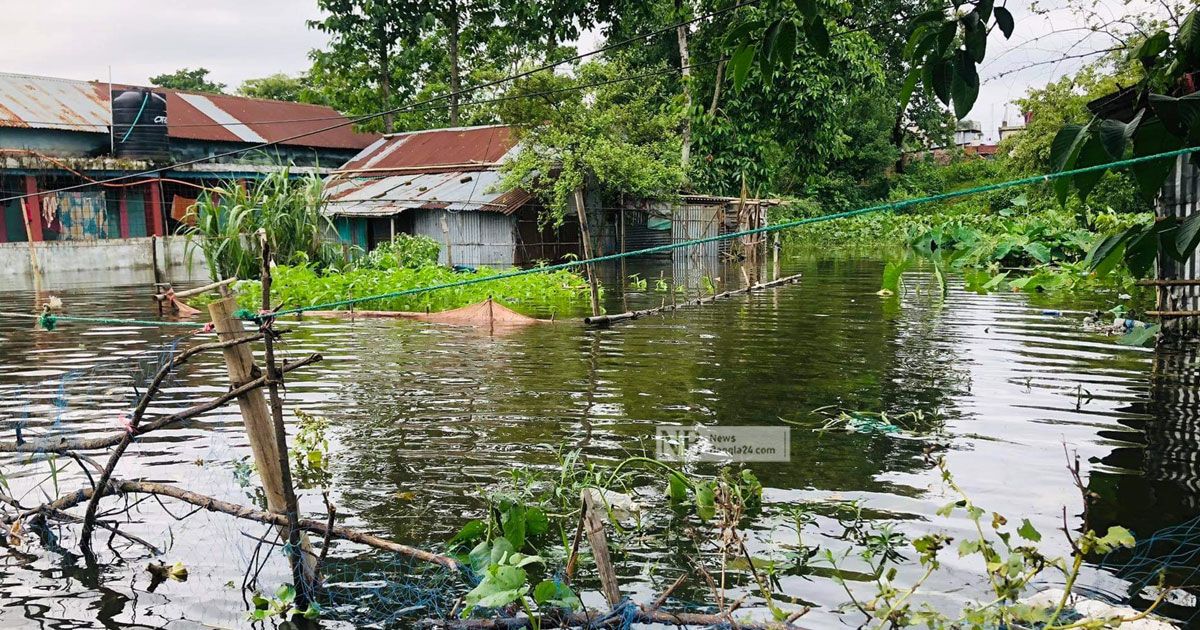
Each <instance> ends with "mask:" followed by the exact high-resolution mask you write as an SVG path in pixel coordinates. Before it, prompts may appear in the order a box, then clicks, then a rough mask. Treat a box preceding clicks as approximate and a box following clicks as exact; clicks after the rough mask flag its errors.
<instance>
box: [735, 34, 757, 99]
mask: <svg viewBox="0 0 1200 630" xmlns="http://www.w3.org/2000/svg"><path fill="white" fill-rule="evenodd" d="M754 50H755V47H754V46H751V45H749V44H742V47H741V48H738V49H737V52H735V53H733V57H732V58H730V60H729V69H730V74H731V75H733V87H734V89H741V87H742V85H743V84H744V83H745V82H746V77H747V76H748V75H749V74H750V64H751V63H753V62H754Z"/></svg>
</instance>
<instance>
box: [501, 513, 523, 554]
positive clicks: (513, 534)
mask: <svg viewBox="0 0 1200 630" xmlns="http://www.w3.org/2000/svg"><path fill="white" fill-rule="evenodd" d="M500 525H501V527H502V528H503V529H504V537H505V538H506V539H508V542H510V543H512V546H513V549H514V550H517V549H521V548H522V547H524V546H525V508H524V507H523V506H521V505H517V504H515V503H514V504H513V505H511V506H509V508H508V509H507V510H505V511H504V513H503V514H501V517H500Z"/></svg>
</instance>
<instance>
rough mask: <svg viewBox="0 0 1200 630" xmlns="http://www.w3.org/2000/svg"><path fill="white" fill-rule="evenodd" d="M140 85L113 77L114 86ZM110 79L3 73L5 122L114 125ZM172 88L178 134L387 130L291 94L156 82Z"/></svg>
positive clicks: (240, 136)
mask: <svg viewBox="0 0 1200 630" xmlns="http://www.w3.org/2000/svg"><path fill="white" fill-rule="evenodd" d="M133 87H136V86H127V85H113V86H112V88H113V89H118V90H121V89H131V88H133ZM109 88H110V86H109V84H107V83H100V82H96V81H77V80H74V79H56V78H52V77H39V76H31V75H23V74H11V73H0V127H31V128H36V129H61V130H66V131H83V132H89V133H108V125H109V123H110V121H111V119H112V117H111V114H110V113H109V112H110V107H109ZM151 89H153V90H154V91H155V92H158V93H162V94H166V95H167V133H168V134H169V135H170V137H172V138H179V139H187V140H209V141H220V142H240V143H261V142H279V143H281V144H284V145H290V146H304V147H318V148H328V149H348V150H354V149H360V150H361V149H362V148H364V147H366V146H368V145H370V144H371V143H372V142H374V141H375V140H376V139H377V138H378V137H379V136H377V135H375V134H363V133H356V132H354V131H353V129H352V126H351V125H349V124H344V125H342V126H340V127H338V128H336V129H330V130H328V131H321V132H320V133H313V135H309V136H305V137H302V138H297V139H295V140H285V139H286V138H291V137H293V136H297V135H300V134H304V133H309V132H316V131H317V130H320V129H325V128H326V127H332V126H334V125H337V124H338V123H349V119H347V118H346V117H345V116H342V115H341V114H339V113H338V112H337V111H335V110H334V109H333V108H331V107H326V106H324V105H306V104H303V103H289V102H285V101H269V100H264V99H256V98H246V97H243V96H230V95H228V94H201V93H189V92H180V91H178V90H168V89H164V88H157V87H156V88H151Z"/></svg>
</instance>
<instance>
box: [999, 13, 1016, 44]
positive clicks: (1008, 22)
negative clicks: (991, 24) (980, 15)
mask: <svg viewBox="0 0 1200 630" xmlns="http://www.w3.org/2000/svg"><path fill="white" fill-rule="evenodd" d="M996 26H999V27H1000V32H1001V33H1004V39H1008V38H1010V37H1012V34H1013V27H1015V26H1016V22H1015V21H1014V20H1013V16H1012V13H1009V11H1008V9H1006V8H1004V7H996Z"/></svg>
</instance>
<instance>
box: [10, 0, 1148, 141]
mask: <svg viewBox="0 0 1200 630" xmlns="http://www.w3.org/2000/svg"><path fill="white" fill-rule="evenodd" d="M1148 2H1149V0H1132V7H1133V8H1137V7H1138V6H1146V5H1147V4H1148ZM1042 4H1043V5H1055V4H1060V3H1056V2H1053V0H1051V1H1050V2H1043V3H1042ZM1008 5H1009V7H1010V9H1012V11H1013V14H1014V15H1015V16H1016V22H1017V26H1016V33H1015V34H1014V35H1013V38H1012V40H1011V41H1004V40H1003V39H1002V38H1001V36H1000V34H999V33H993V35H992V37H991V39H990V40H989V46H988V54H987V60H986V61H985V65H984V66H983V67H982V69H981V74H982V77H983V79H984V85H983V87H982V89H981V92H980V97H979V101H978V102H977V103H976V105H975V109H974V110H973V111H972V113H971V116H970V117H971V118H973V119H975V120H977V121H979V122H980V123H981V124H982V127H983V129H984V131H985V133H986V134H988V136H989V137H994V136H995V133H996V128H997V127H998V126H999V125H1000V123H1001V121H1002V120H1004V119H1006V118H1007V119H1008V120H1014V119H1016V118H1017V117H1018V112H1017V110H1016V108H1015V107H1013V106H1010V105H1009V103H1010V102H1011V101H1012V100H1013V99H1015V98H1017V97H1019V96H1021V95H1022V94H1024V93H1025V91H1026V90H1027V89H1028V88H1029V87H1031V86H1040V85H1044V84H1045V83H1046V82H1047V81H1049V80H1052V79H1054V78H1057V77H1060V76H1062V75H1063V74H1066V73H1071V72H1074V71H1075V70H1076V69H1078V67H1079V66H1080V65H1082V64H1083V63H1085V62H1086V61H1087V59H1069V60H1064V61H1061V62H1055V63H1046V62H1048V61H1053V60H1057V59H1059V58H1061V57H1064V56H1067V55H1075V54H1080V53H1086V52H1091V51H1095V50H1101V49H1103V48H1106V47H1109V46H1111V45H1113V42H1112V40H1111V39H1108V38H1107V37H1105V36H1104V35H1101V34H1097V33H1091V32H1088V31H1086V30H1078V29H1080V27H1082V26H1083V25H1084V20H1083V18H1081V17H1080V16H1078V15H1074V14H1072V13H1071V12H1070V11H1068V10H1065V9H1057V10H1054V11H1052V12H1051V13H1050V15H1033V14H1031V13H1030V11H1029V9H1028V6H1029V0H1013V1H1010V2H1009V3H1008ZM0 9H2V14H3V15H4V16H5V17H6V19H5V24H4V37H3V40H0V41H2V43H0V71H4V72H21V73H26V74H38V75H47V76H57V77H66V78H72V79H98V80H105V79H107V77H108V73H109V68H110V67H111V69H112V79H113V80H114V81H116V82H120V83H132V84H148V79H149V77H151V76H153V75H156V74H160V73H163V72H170V71H173V70H176V69H178V68H183V67H197V66H203V67H205V68H208V69H209V70H211V71H212V74H211V75H210V76H211V78H212V79H213V80H216V81H219V82H221V83H225V84H228V85H229V86H230V88H231V89H232V88H235V87H237V85H239V84H240V83H241V82H242V81H244V80H246V79H249V78H254V77H261V76H265V75H268V74H272V73H275V72H286V73H297V72H301V71H303V70H305V69H306V68H307V67H308V65H309V62H308V51H309V50H311V49H313V48H315V47H320V46H322V45H323V44H324V41H325V40H324V37H323V36H322V34H320V33H318V32H316V31H313V30H311V29H309V28H308V27H307V24H306V21H307V20H309V19H313V18H316V17H319V12H318V11H317V8H316V2H315V1H312V0H237V1H234V0H203V1H201V2H196V1H191V2H184V1H181V0H75V1H66V0H37V1H31V0H0ZM1129 10H1130V7H1128V6H1126V2H1125V1H1124V0H1100V2H1099V4H1098V6H1097V8H1096V11H1098V12H1099V13H1101V14H1102V15H1107V16H1116V15H1119V14H1120V13H1125V12H1128V11H1129ZM1073 29H1076V30H1073ZM590 40H591V38H585V42H584V47H585V48H586V47H587V46H588V45H592V42H591V41H590ZM1031 64H1039V65H1035V66H1033V67H1028V68H1026V67H1027V66H1030V65H1031ZM1022 68H1026V69H1023V70H1022Z"/></svg>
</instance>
